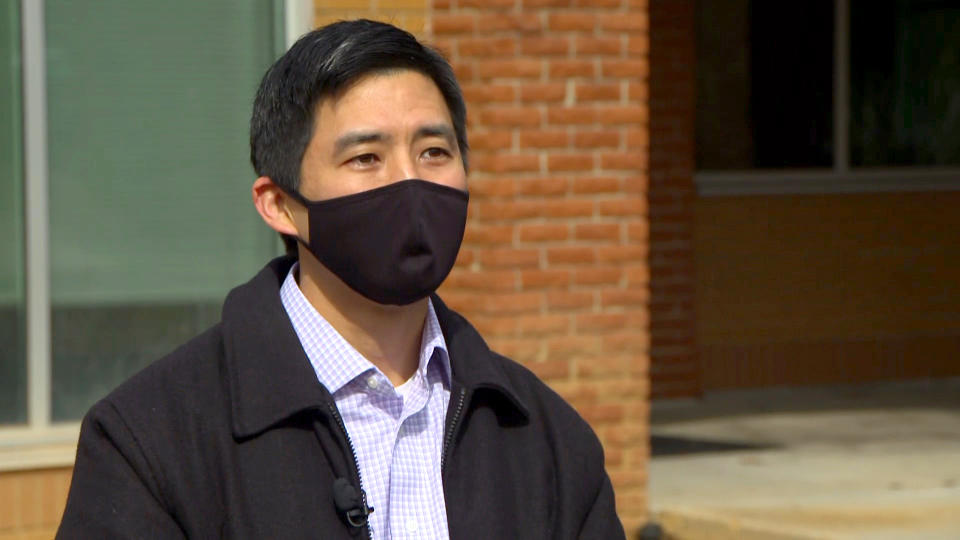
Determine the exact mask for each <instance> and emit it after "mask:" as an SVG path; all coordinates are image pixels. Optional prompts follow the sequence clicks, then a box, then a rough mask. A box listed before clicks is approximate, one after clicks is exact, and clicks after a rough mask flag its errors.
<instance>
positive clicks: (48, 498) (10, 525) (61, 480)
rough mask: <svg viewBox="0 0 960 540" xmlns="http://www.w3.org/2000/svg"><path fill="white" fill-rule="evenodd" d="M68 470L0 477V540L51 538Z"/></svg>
mask: <svg viewBox="0 0 960 540" xmlns="http://www.w3.org/2000/svg"><path fill="white" fill-rule="evenodd" d="M71 472H72V468H70V467H64V468H57V469H44V470H33V471H8V472H2V473H0V540H14V539H17V540H33V539H41V538H43V539H49V538H53V535H54V533H55V532H56V530H57V525H58V524H59V523H60V516H62V515H63V507H64V505H65V504H66V500H67V490H68V489H69V487H70V474H71Z"/></svg>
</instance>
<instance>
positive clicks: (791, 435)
mask: <svg viewBox="0 0 960 540" xmlns="http://www.w3.org/2000/svg"><path fill="white" fill-rule="evenodd" d="M651 420H652V425H651V431H652V434H653V436H654V442H653V452H654V457H653V459H652V461H651V466H650V475H651V481H650V500H651V507H652V510H653V512H654V516H655V519H658V520H659V521H660V522H661V524H662V525H663V526H664V527H665V529H666V530H667V532H668V533H669V535H670V536H669V537H671V538H681V539H700V538H710V539H726V538H730V539H733V538H745V539H761V538H768V539H787V538H796V539H822V538H837V539H841V538H843V539H846V538H877V539H888V538H890V539H892V538H898V539H900V538H911V539H914V538H915V539H935V538H936V539H951V540H957V539H960V379H944V380H936V381H913V382H905V383H884V384H872V385H863V386H856V387H849V386H837V387H827V388H824V387H820V388H809V389H775V390H759V391H739V392H729V393H722V394H720V393H718V394H714V395H711V396H709V397H708V398H706V399H703V400H688V401H674V402H667V403H656V404H655V405H654V410H653V414H652V419H651ZM658 441H660V443H658Z"/></svg>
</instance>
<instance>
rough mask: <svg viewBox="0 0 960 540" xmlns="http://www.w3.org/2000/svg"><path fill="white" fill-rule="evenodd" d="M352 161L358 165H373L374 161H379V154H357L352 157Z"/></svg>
mask: <svg viewBox="0 0 960 540" xmlns="http://www.w3.org/2000/svg"><path fill="white" fill-rule="evenodd" d="M350 161H351V162H353V163H354V164H356V165H362V166H368V165H373V164H374V163H376V162H377V155H376V154H361V155H359V156H356V157H354V158H352V159H351V160H350Z"/></svg>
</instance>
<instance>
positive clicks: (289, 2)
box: [0, 0, 314, 471]
mask: <svg viewBox="0 0 960 540" xmlns="http://www.w3.org/2000/svg"><path fill="white" fill-rule="evenodd" d="M277 1H278V4H277V11H278V13H279V14H281V15H282V17H283V27H282V28H283V35H284V44H285V45H286V46H287V47H289V46H290V45H292V44H293V42H294V41H296V39H297V38H298V37H300V36H301V35H303V34H304V33H306V32H308V31H309V30H310V29H311V28H312V27H313V20H314V5H313V0H277ZM279 2H282V5H281V4H280V3H279ZM281 9H282V11H280V10H281ZM20 39H21V43H22V50H21V54H22V62H21V65H22V66H23V68H22V69H23V70H22V76H21V82H22V103H23V111H22V112H23V149H24V178H23V181H24V222H25V223H24V224H25V226H26V235H25V241H26V248H25V251H26V257H25V264H24V274H25V276H26V301H25V304H26V305H25V308H26V317H25V320H26V344H27V346H26V363H27V423H26V424H20V425H8V426H0V471H7V470H18V469H37V468H49V467H63V466H69V465H72V464H73V460H74V457H75V456H76V451H77V437H78V435H79V433H80V422H76V421H71V422H53V421H52V419H51V406H50V402H51V395H50V394H51V383H50V376H51V373H52V370H51V350H52V349H51V347H52V346H51V331H50V329H51V322H50V318H51V314H50V253H49V248H48V246H49V245H50V244H49V234H50V230H49V223H50V220H49V210H48V201H49V171H48V156H47V142H48V141H47V87H46V46H45V43H46V39H45V35H44V2H43V1H42V0H20Z"/></svg>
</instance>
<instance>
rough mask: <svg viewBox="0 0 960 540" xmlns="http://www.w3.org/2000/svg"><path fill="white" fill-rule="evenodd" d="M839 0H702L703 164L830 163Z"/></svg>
mask: <svg viewBox="0 0 960 540" xmlns="http://www.w3.org/2000/svg"><path fill="white" fill-rule="evenodd" d="M833 10H834V8H833V2H832V1H830V0H812V1H809V2H765V1H759V0H758V1H751V0H730V1H716V0H714V1H710V0H703V1H700V2H698V3H697V23H696V24H697V29H696V33H697V110H696V143H697V144H696V160H697V167H698V169H708V170H725V169H726V170H729V169H741V170H744V169H754V168H785V167H791V168H796V167H829V166H830V165H831V164H832V162H833V134H832V130H833Z"/></svg>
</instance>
